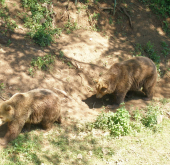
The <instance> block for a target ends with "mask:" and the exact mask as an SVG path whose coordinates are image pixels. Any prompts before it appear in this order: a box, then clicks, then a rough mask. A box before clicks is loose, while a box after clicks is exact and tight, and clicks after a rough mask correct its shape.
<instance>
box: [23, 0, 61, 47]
mask: <svg viewBox="0 0 170 165" xmlns="http://www.w3.org/2000/svg"><path fill="white" fill-rule="evenodd" d="M22 5H23V7H25V8H27V10H28V11H31V14H29V15H27V14H24V22H25V27H27V28H30V32H29V35H30V36H31V38H33V39H34V40H35V43H37V44H39V45H40V46H48V45H50V44H51V42H52V41H53V39H52V38H53V36H54V34H57V35H60V34H61V32H62V31H61V29H60V28H54V27H53V26H52V21H53V14H54V11H53V8H52V5H51V2H50V0H41V1H38V0H22Z"/></svg>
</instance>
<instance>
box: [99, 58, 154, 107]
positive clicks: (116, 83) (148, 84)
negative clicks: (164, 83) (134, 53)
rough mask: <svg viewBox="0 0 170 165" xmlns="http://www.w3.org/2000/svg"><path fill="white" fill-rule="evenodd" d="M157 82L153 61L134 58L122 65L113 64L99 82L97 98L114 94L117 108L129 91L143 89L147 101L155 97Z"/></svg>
mask: <svg viewBox="0 0 170 165" xmlns="http://www.w3.org/2000/svg"><path fill="white" fill-rule="evenodd" d="M156 81H157V69H156V66H155V64H154V63H153V61H152V60H151V59H149V58H147V57H134V58H132V59H130V60H127V61H123V62H121V63H115V64H113V65H112V66H111V67H110V69H109V70H108V71H107V72H106V73H105V74H104V75H103V76H102V77H101V78H100V79H99V80H98V81H97V84H96V89H97V94H96V97H97V98H102V97H103V96H104V95H106V94H111V93H113V94H114V96H115V102H116V105H108V106H107V108H116V107H118V105H119V104H120V103H122V102H124V98H125V96H126V94H127V92H128V91H138V90H140V89H141V88H143V89H142V91H143V92H144V93H145V94H146V98H145V100H150V99H152V97H153V94H154V89H155V85H156Z"/></svg>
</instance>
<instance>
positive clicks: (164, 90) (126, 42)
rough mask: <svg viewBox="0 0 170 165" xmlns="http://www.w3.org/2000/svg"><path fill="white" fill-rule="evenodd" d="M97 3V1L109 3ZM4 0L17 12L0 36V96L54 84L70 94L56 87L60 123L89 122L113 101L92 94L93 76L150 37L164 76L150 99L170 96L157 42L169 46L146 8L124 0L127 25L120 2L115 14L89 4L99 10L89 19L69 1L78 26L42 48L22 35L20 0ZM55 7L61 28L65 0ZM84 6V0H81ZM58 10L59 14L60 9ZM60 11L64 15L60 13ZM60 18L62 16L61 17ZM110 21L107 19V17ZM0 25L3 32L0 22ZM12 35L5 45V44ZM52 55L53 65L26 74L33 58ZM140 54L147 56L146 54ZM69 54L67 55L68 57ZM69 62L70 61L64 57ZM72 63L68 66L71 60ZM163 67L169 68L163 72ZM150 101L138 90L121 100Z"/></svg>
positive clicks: (165, 64) (140, 104)
mask: <svg viewBox="0 0 170 165" xmlns="http://www.w3.org/2000/svg"><path fill="white" fill-rule="evenodd" d="M109 2H110V1H108V4H105V3H103V4H101V6H103V7H104V6H109ZM15 3H16V5H15V6H14V5H13V2H12V1H10V2H7V4H8V7H9V9H10V11H9V12H10V14H11V17H14V16H16V17H15V19H16V21H17V23H18V24H19V26H18V28H17V29H16V30H15V31H14V32H9V33H7V36H4V35H2V36H1V42H0V44H1V45H0V83H3V84H4V85H5V88H4V89H3V90H1V96H3V97H4V98H6V99H8V98H10V97H11V96H12V95H13V94H15V93H16V92H25V91H28V90H31V89H34V88H48V89H51V90H53V91H55V89H54V88H57V89H60V90H63V91H65V92H66V93H67V94H68V95H69V96H71V97H72V98H73V99H71V100H70V99H69V98H67V97H65V96H64V95H63V94H62V93H60V92H57V91H56V93H58V94H59V95H60V96H61V99H62V113H63V119H64V123H69V122H73V121H78V120H79V121H91V120H94V119H95V118H96V116H97V115H98V114H99V113H100V109H102V106H104V105H106V104H108V102H109V101H111V96H106V97H104V98H103V99H96V98H95V88H94V85H95V84H94V79H96V78H98V77H99V76H100V75H101V74H103V73H104V72H105V71H106V70H107V69H108V68H109V67H110V66H111V65H112V64H113V63H114V62H117V61H122V60H126V59H129V58H132V56H133V55H134V52H135V45H136V44H141V45H144V44H146V43H147V42H148V41H151V43H153V44H154V48H155V50H156V51H157V52H158V54H159V55H160V57H161V71H162V73H163V74H162V75H161V77H160V78H159V80H158V83H157V86H156V92H155V96H154V99H155V100H159V99H161V98H170V83H169V81H170V75H168V73H169V72H168V69H167V68H170V64H169V62H168V60H169V59H170V56H169V55H168V56H167V57H166V58H164V57H163V56H162V55H161V49H162V48H161V41H165V42H166V43H167V44H168V45H169V44H170V39H169V38H168V37H167V36H166V34H165V33H164V32H163V31H162V24H161V21H160V20H158V18H157V17H156V16H155V14H153V13H152V12H151V11H150V10H149V9H148V8H145V7H144V6H142V4H140V3H138V2H132V3H131V1H130V0H129V1H127V4H129V5H128V8H127V12H128V13H129V14H130V16H131V25H132V27H131V25H130V22H129V18H128V17H127V15H126V14H125V13H124V12H122V10H121V7H120V5H121V3H120V4H119V5H118V6H117V9H116V14H115V16H114V17H113V16H112V14H109V13H108V11H106V12H105V11H103V10H99V9H100V8H99V6H98V5H96V6H95V7H91V8H90V7H89V10H88V11H89V13H90V14H93V13H94V12H96V13H99V12H100V19H98V20H95V21H93V22H91V23H90V22H89V20H88V17H89V16H88V14H87V12H86V10H85V9H82V10H81V11H80V12H79V13H77V12H76V11H77V9H76V7H75V5H74V3H73V2H70V3H69V17H70V18H71V20H72V21H76V20H77V22H78V25H79V29H78V30H75V31H73V32H72V33H71V34H66V33H65V32H63V33H62V34H61V36H60V37H59V38H56V39H55V43H53V44H52V45H51V46H49V47H46V48H40V47H39V46H38V45H36V44H34V43H33V41H32V40H30V39H27V38H25V36H26V32H27V29H26V28H24V23H23V21H21V20H20V19H19V18H18V16H17V15H15V13H17V11H20V12H22V11H23V10H24V9H23V8H21V7H20V3H19V1H15ZM54 4H55V5H54V11H56V12H57V15H56V18H55V22H56V25H57V26H58V27H61V28H63V27H64V23H65V22H66V21H67V16H65V15H64V16H63V14H64V12H65V11H66V6H67V5H68V4H67V1H62V2H56V3H55V2H54ZM78 5H79V6H83V5H84V4H83V3H79V4H78ZM61 13H62V14H61ZM62 16H63V17H62ZM61 18H62V19H61ZM110 18H112V22H110V24H109V19H110ZM93 23H95V24H96V25H97V26H98V28H99V29H100V32H96V31H94V30H93V29H92V28H91V29H92V30H89V29H90V27H91V24H93ZM0 28H1V30H2V31H3V26H2V21H1V22H0ZM9 39H10V40H11V44H10V45H9V46H8V45H7V44H6V43H7V42H8V40H9ZM60 51H63V52H64V56H65V58H63V59H60V58H58V55H59V52H60ZM46 54H52V55H56V56H55V65H54V66H53V67H52V68H51V69H50V71H49V72H43V71H36V72H35V74H34V77H31V76H30V75H29V74H28V69H29V67H30V63H31V60H32V58H34V57H38V56H44V55H46ZM144 55H146V56H147V54H145V52H144ZM70 59H71V60H70ZM67 61H71V62H72V64H71V62H69V63H68V62H67ZM69 64H71V65H69ZM165 71H167V72H165ZM149 103H150V102H146V101H144V100H143V99H142V94H141V93H139V94H138V93H137V94H136V95H135V96H133V97H132V98H128V99H126V102H125V105H126V107H127V108H129V109H130V107H131V105H133V106H134V107H139V108H142V107H145V106H146V105H148V104H149Z"/></svg>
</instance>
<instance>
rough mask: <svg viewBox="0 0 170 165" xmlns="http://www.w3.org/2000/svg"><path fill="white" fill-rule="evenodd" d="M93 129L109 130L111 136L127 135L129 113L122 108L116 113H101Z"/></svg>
mask: <svg viewBox="0 0 170 165" xmlns="http://www.w3.org/2000/svg"><path fill="white" fill-rule="evenodd" d="M94 127H95V128H100V129H104V130H109V131H110V134H111V135H113V136H124V135H128V134H129V133H130V132H131V126H130V115H129V112H128V111H127V110H126V109H125V107H124V106H123V107H121V108H119V109H118V110H117V112H116V113H113V112H109V113H102V114H101V115H99V116H98V118H97V120H96V121H95V123H94Z"/></svg>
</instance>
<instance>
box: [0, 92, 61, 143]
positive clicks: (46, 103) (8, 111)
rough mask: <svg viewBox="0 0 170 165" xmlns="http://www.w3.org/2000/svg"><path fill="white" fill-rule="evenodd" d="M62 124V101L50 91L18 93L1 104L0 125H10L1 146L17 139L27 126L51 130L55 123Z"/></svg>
mask: <svg viewBox="0 0 170 165" xmlns="http://www.w3.org/2000/svg"><path fill="white" fill-rule="evenodd" d="M55 121H56V122H58V123H61V113H60V100H59V97H58V95H57V94H56V93H54V92H52V91H51V90H48V89H34V90H31V91H29V92H26V93H16V94H15V95H13V96H12V97H11V98H10V99H9V100H7V101H4V102H2V103H1V104H0V125H2V124H4V123H6V122H7V123H8V130H7V133H6V134H5V137H4V138H3V139H1V141H0V144H1V145H6V144H7V143H8V142H10V141H11V140H13V139H15V138H16V137H17V136H18V135H19V133H20V132H21V130H22V128H23V127H24V125H25V124H27V125H28V126H30V125H31V124H39V123H40V124H41V125H42V126H43V128H44V129H46V130H47V129H51V128H52V125H53V123H54V122H55Z"/></svg>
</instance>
